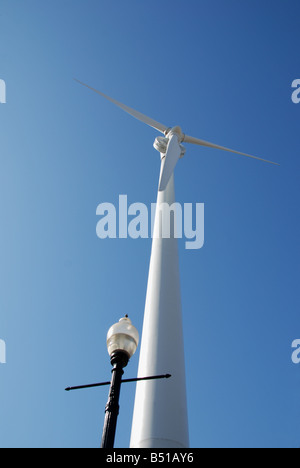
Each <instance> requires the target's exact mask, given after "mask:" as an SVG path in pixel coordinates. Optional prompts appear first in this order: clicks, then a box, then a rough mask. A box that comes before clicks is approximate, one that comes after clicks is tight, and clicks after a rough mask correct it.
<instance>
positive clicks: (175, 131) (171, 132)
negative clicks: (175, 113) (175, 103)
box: [165, 125, 185, 143]
mask: <svg viewBox="0 0 300 468" xmlns="http://www.w3.org/2000/svg"><path fill="white" fill-rule="evenodd" d="M165 135H166V137H167V138H170V137H171V136H172V135H177V137H178V141H179V143H182V142H183V140H184V137H185V135H184V133H182V130H181V128H180V127H179V126H178V125H177V126H176V127H173V128H168V129H167V130H166V131H165Z"/></svg>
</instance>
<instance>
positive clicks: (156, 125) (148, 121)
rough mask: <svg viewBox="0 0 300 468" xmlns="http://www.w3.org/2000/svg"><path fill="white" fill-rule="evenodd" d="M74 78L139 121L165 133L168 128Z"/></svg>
mask: <svg viewBox="0 0 300 468" xmlns="http://www.w3.org/2000/svg"><path fill="white" fill-rule="evenodd" d="M74 80H75V81H77V83H79V84H81V85H83V86H85V87H86V88H88V89H90V90H92V91H94V92H95V93H97V94H100V96H102V97H104V98H105V99H107V100H108V101H110V102H112V103H113V104H115V105H116V106H118V107H120V108H121V109H122V110H123V111H125V112H127V114H130V115H131V116H132V117H135V118H136V119H137V120H140V121H141V122H143V123H145V124H146V125H149V127H152V128H155V130H158V131H159V132H161V133H165V131H166V130H167V129H168V127H166V126H165V125H163V124H161V123H159V122H156V120H153V119H151V118H150V117H147V116H146V115H144V114H142V113H141V112H139V111H137V110H135V109H132V108H131V107H128V106H126V105H125V104H122V103H121V102H118V101H116V100H115V99H113V98H111V97H109V96H107V95H106V94H104V93H101V91H98V90H97V89H95V88H92V87H91V86H89V85H87V84H85V83H82V81H79V80H77V79H76V78H74Z"/></svg>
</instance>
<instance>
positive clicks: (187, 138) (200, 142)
mask: <svg viewBox="0 0 300 468" xmlns="http://www.w3.org/2000/svg"><path fill="white" fill-rule="evenodd" d="M183 141H185V142H186V143H192V144H194V145H200V146H206V147H208V148H215V149H220V150H223V151H228V152H229V153H235V154H239V155H241V156H246V157H247V158H252V159H257V160H258V161H263V162H266V163H269V164H274V165H275V166H280V164H278V163H275V162H272V161H268V160H266V159H262V158H258V157H257V156H252V155H251V154H247V153H241V152H240V151H235V150H232V149H230V148H225V146H219V145H215V144H214V143H210V142H209V141H205V140H199V139H198V138H194V137H191V136H188V135H185V137H184V140H183Z"/></svg>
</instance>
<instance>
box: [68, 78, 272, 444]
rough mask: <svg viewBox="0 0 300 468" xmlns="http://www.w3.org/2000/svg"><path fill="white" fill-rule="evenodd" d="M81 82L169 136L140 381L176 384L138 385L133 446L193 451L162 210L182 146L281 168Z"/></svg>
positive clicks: (171, 256)
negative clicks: (154, 377) (167, 375)
mask: <svg viewBox="0 0 300 468" xmlns="http://www.w3.org/2000/svg"><path fill="white" fill-rule="evenodd" d="M76 81H77V82H78V83H80V84H82V85H83V86H86V87H87V88H89V89H91V90H92V91H95V92H96V93H98V94H100V95H101V96H102V97H104V98H105V99H107V100H109V101H110V102H112V103H113V104H115V105H117V106H118V107H120V108H121V109H123V110H124V111H125V112H127V113H128V114H130V115H131V116H133V117H135V118H136V119H138V120H140V121H141V122H143V123H145V124H146V125H149V126H150V127H153V128H154V129H155V130H157V131H159V132H161V133H163V134H164V135H165V136H164V137H158V138H156V140H155V143H154V147H155V149H156V150H158V151H159V152H160V154H161V170H160V177H159V186H158V196H157V206H156V215H155V223H154V236H153V241H152V252H151V259H150V268H149V277H148V287H147V296H146V306H145V315H144V325H143V333H142V341H141V350H140V361H139V370H138V377H145V376H147V375H158V374H164V373H166V372H168V373H170V374H171V375H172V378H171V379H169V380H168V381H166V382H160V381H158V380H156V381H154V380H153V381H143V382H138V383H137V388H136V397H135V405H134V414H133V423H132V432H131V441H130V446H131V448H188V447H189V433H188V416H187V400H186V379H185V361H184V344H183V331H182V312H181V296H180V278H179V261H178V245H177V238H176V235H175V229H176V218H175V211H174V217H173V218H172V219H171V220H170V219H169V220H168V221H169V222H170V225H169V226H170V230H169V233H168V234H169V235H168V236H167V237H166V236H165V235H164V222H165V218H164V211H163V210H161V207H163V206H166V205H167V206H169V207H171V206H172V204H173V203H174V202H175V189H174V169H175V167H176V165H177V162H178V161H179V159H180V158H181V157H183V155H184V154H185V148H184V147H183V146H182V142H186V143H192V144H196V145H200V146H204V147H208V148H214V149H219V150H223V151H227V152H231V153H235V154H237V155H242V156H246V157H249V158H252V159H257V160H259V161H263V162H267V163H270V164H275V165H279V164H277V163H274V162H271V161H267V160H265V159H261V158H258V157H256V156H252V155H250V154H246V153H241V152H239V151H235V150H231V149H229V148H226V147H223V146H219V145H216V144H214V143H210V142H208V141H205V140H200V139H198V138H194V137H190V136H188V135H185V134H184V133H182V131H181V128H180V127H178V126H177V127H173V128H170V127H167V126H165V125H163V124H161V123H159V122H157V121H155V120H153V119H151V118H150V117H147V116H146V115H144V114H142V113H140V112H138V111H136V110H134V109H132V108H130V107H128V106H126V105H124V104H122V103H120V102H118V101H116V100H115V99H112V98H111V97H109V96H107V95H105V94H103V93H102V92H100V91H98V90H96V89H94V88H92V87H90V86H89V85H87V84H85V83H82V82H81V81H78V80H76ZM161 212H162V216H161ZM169 213H170V210H169Z"/></svg>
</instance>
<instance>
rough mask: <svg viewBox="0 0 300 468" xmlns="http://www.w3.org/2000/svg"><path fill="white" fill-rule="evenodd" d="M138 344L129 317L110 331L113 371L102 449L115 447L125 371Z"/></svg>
mask: <svg viewBox="0 0 300 468" xmlns="http://www.w3.org/2000/svg"><path fill="white" fill-rule="evenodd" d="M138 343H139V333H138V331H137V329H136V328H135V327H134V326H133V325H132V323H131V320H130V319H129V318H128V316H127V315H126V316H125V317H123V318H121V320H120V321H119V322H118V323H116V324H114V325H113V326H112V327H111V328H110V329H109V331H108V334H107V350H108V354H109V356H110V362H111V365H112V366H113V369H112V379H111V384H110V389H109V396H108V402H107V405H106V407H105V419H104V427H103V435H102V443H101V448H106V449H112V448H113V447H114V441H115V434H116V427H117V419H118V414H119V398H120V391H121V383H122V376H123V374H124V370H123V369H124V367H126V366H127V364H128V362H129V359H130V358H131V357H132V356H133V355H134V353H135V352H136V349H137V347H138Z"/></svg>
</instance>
